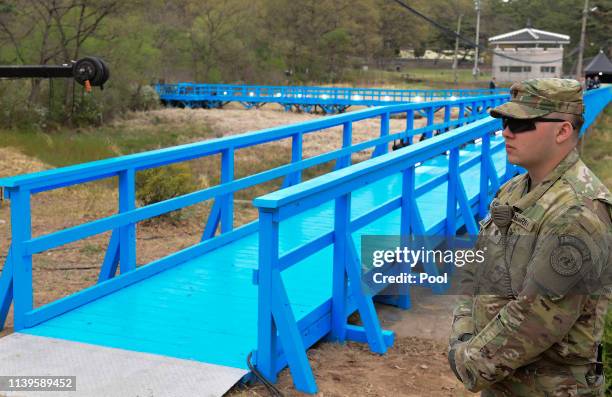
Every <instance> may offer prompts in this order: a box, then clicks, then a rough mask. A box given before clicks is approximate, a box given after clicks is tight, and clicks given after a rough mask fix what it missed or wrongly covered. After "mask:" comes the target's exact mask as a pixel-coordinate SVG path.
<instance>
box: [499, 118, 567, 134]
mask: <svg viewBox="0 0 612 397" xmlns="http://www.w3.org/2000/svg"><path fill="white" fill-rule="evenodd" d="M561 121H567V122H569V123H570V124H572V126H574V124H573V123H572V122H571V121H569V120H563V119H549V118H546V117H538V118H535V119H515V118H511V117H502V125H503V126H504V129H506V128H508V129H509V130H510V132H512V133H513V134H518V133H520V132H526V131H533V130H535V129H536V124H535V123H538V122H561Z"/></svg>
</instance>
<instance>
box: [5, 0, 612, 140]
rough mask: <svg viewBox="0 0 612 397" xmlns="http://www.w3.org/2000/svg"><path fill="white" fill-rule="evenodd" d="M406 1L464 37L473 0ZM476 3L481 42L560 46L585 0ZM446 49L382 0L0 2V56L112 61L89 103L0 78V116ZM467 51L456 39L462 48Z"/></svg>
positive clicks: (93, 109) (121, 107)
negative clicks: (545, 35) (515, 35)
mask: <svg viewBox="0 0 612 397" xmlns="http://www.w3.org/2000/svg"><path fill="white" fill-rule="evenodd" d="M409 3H410V6H412V7H414V8H416V9H417V10H419V11H421V12H422V13H424V14H425V15H428V16H430V17H432V19H434V20H435V21H436V22H437V23H439V24H441V25H443V26H446V27H447V28H449V29H451V30H455V29H456V25H457V18H458V17H459V15H463V18H462V21H463V22H462V29H461V33H462V35H463V36H465V37H468V38H473V37H474V34H475V11H474V2H473V0H414V1H410V2H409ZM591 3H592V4H591V5H592V6H597V9H596V10H594V11H592V12H590V13H589V19H588V25H587V45H586V50H585V51H586V53H585V57H587V58H588V57H589V56H592V55H594V54H595V53H596V52H597V51H598V50H599V49H600V48H603V49H604V51H606V52H607V53H608V55H612V41H611V40H610V37H612V24H610V23H608V22H609V20H610V15H612V0H592V2H591ZM481 5H482V16H481V26H480V36H481V37H480V39H481V40H480V42H481V43H485V44H486V39H487V38H488V37H491V36H493V35H497V34H500V33H506V32H509V31H511V30H516V29H520V28H521V27H523V26H525V24H526V23H527V20H528V19H530V20H531V23H532V25H533V26H534V27H536V28H539V29H544V30H550V31H553V32H558V33H564V34H569V35H570V36H571V40H572V43H571V44H570V45H569V46H568V49H567V51H568V52H569V51H570V50H571V49H573V48H574V47H575V46H576V44H577V42H578V40H579V37H580V16H581V10H582V5H583V0H506V1H505V0H487V1H481ZM48 15H53V18H47V17H46V16H48ZM453 48H454V37H453V36H452V35H449V34H447V33H443V32H440V31H439V30H438V29H436V28H434V27H433V26H432V25H430V24H429V23H427V22H425V21H424V20H422V19H420V18H418V17H417V16H415V15H413V14H411V13H410V12H408V11H407V10H405V9H403V8H402V7H400V6H399V5H398V4H397V3H395V2H394V1H389V0H303V1H294V0H226V1H223V2H221V1H218V0H179V1H174V2H168V1H163V0H151V1H147V2H145V1H142V0H135V1H131V2H117V1H115V0H100V1H95V2H94V1H91V0H83V1H81V2H74V1H71V0H56V1H53V2H51V1H43V2H31V1H27V0H11V1H10V2H1V1H0V63H3V64H39V63H42V64H61V63H64V62H68V61H70V60H72V59H76V58H79V57H82V56H85V55H98V56H101V57H102V58H104V59H105V60H106V61H107V63H108V64H109V66H110V69H111V78H110V80H109V82H108V83H107V85H106V87H105V90H104V91H102V92H100V91H99V90H98V89H97V88H94V92H93V93H92V97H91V98H90V99H91V101H90V100H89V99H88V100H84V101H80V96H81V91H82V88H81V87H79V86H77V87H76V90H75V92H76V98H74V100H73V98H72V87H71V86H70V85H68V84H66V83H65V82H64V81H62V80H59V79H58V80H55V81H58V83H54V85H55V88H54V90H52V91H53V92H52V94H53V95H51V96H50V95H49V90H48V84H47V81H45V80H39V81H36V80H34V81H28V80H26V81H18V82H7V81H2V82H0V104H1V105H2V108H1V110H0V113H2V114H0V122H2V125H3V126H9V127H18V128H26V129H35V130H46V129H51V130H57V129H58V128H60V127H61V126H62V125H66V124H68V125H69V124H76V125H78V126H82V125H97V124H99V123H100V120H104V121H106V120H109V119H111V118H114V117H117V116H121V114H122V113H124V112H125V111H128V110H147V109H151V108H152V107H155V106H156V98H155V96H154V95H153V94H152V92H151V90H150V88H148V87H149V86H150V85H151V84H153V83H156V82H159V81H161V80H163V81H166V82H175V81H197V82H209V83H216V82H219V83H234V82H243V83H249V84H258V83H261V84H308V83H317V84H319V83H323V84H325V83H338V82H347V81H348V82H351V83H356V82H357V83H358V82H360V81H361V80H359V79H357V80H356V79H355V78H354V77H355V74H356V73H355V69H357V71H358V69H360V68H361V67H362V66H363V65H364V64H366V63H367V64H369V65H372V64H376V62H379V61H381V60H384V59H386V58H389V57H394V56H396V55H397V54H398V53H399V50H400V49H413V50H414V51H415V54H423V52H424V51H425V50H426V49H444V50H452V49H453ZM467 48H468V45H467V44H466V43H464V42H461V43H460V54H466V49H467ZM489 54H490V53H489ZM484 55H485V56H488V55H487V53H485V54H484ZM574 62H575V55H574V57H573V58H572V57H569V58H568V59H567V60H566V62H565V65H566V69H567V68H570V67H571V66H572V64H573V63H574ZM286 72H289V73H287V74H286ZM402 72H405V71H402ZM410 72H411V71H408V73H409V74H410ZM404 81H405V82H407V81H406V79H404ZM411 81H412V80H411ZM392 82H393V83H396V81H392ZM397 82H398V83H399V82H401V81H399V80H398V81H397ZM365 83H368V82H367V81H366V82H365ZM6 86H10V87H11V88H12V89H10V90H6V89H4V87H6ZM50 97H52V99H51V100H49V98H50ZM94 101H95V104H94V103H92V102H94ZM73 103H74V104H75V107H76V108H78V111H77V112H75V113H73Z"/></svg>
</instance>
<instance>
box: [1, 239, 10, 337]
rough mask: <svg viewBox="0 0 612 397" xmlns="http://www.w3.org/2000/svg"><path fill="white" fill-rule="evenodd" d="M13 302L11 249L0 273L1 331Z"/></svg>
mask: <svg viewBox="0 0 612 397" xmlns="http://www.w3.org/2000/svg"><path fill="white" fill-rule="evenodd" d="M12 302H13V262H12V260H11V251H10V250H9V253H8V255H7V256H6V261H5V262H4V267H3V268H2V274H1V275H0V331H2V330H3V329H4V325H5V322H6V317H7V316H8V312H9V308H10V307H11V303H12Z"/></svg>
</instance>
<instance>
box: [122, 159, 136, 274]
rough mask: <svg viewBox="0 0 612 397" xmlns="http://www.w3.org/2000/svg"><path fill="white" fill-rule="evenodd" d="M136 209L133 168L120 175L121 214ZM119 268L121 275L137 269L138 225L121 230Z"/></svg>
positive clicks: (131, 224) (127, 226) (134, 172)
mask: <svg viewBox="0 0 612 397" xmlns="http://www.w3.org/2000/svg"><path fill="white" fill-rule="evenodd" d="M135 208H136V171H135V170H134V169H133V168H131V169H127V170H125V171H122V172H120V173H119V213H123V212H128V211H131V210H133V209H135ZM119 267H120V269H121V273H122V274H123V273H126V272H129V271H131V270H134V269H135V268H136V225H135V224H134V223H130V224H128V225H126V226H122V227H121V228H120V229H119Z"/></svg>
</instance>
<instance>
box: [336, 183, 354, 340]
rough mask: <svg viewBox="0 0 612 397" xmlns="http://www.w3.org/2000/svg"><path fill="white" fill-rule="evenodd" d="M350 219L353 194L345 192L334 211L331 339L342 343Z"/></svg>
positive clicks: (344, 337) (344, 335) (343, 338)
mask: <svg viewBox="0 0 612 397" xmlns="http://www.w3.org/2000/svg"><path fill="white" fill-rule="evenodd" d="M350 220H351V196H350V194H345V195H342V196H341V197H338V198H337V199H336V203H335V211H334V263H333V277H332V326H331V339H332V340H334V341H337V342H340V343H343V342H344V341H345V340H346V287H347V285H346V264H347V261H348V259H347V249H348V247H347V238H350V235H351V234H350Z"/></svg>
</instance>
